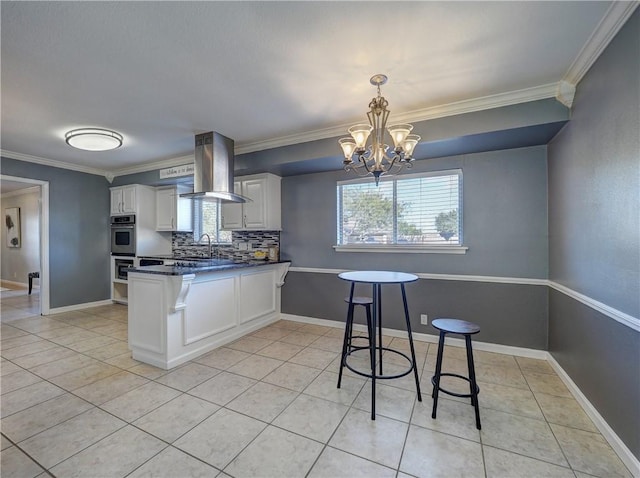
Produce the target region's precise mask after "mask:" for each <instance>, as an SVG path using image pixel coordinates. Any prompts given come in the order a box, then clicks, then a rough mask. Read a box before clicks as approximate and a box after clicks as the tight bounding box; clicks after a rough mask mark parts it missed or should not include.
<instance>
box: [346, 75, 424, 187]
mask: <svg viewBox="0 0 640 478" xmlns="http://www.w3.org/2000/svg"><path fill="white" fill-rule="evenodd" d="M370 81H371V84H372V85H373V86H375V87H377V89H378V96H377V97H375V98H373V99H372V100H371V102H370V103H369V108H370V109H369V111H368V112H367V117H368V118H369V124H357V125H354V126H352V127H351V128H349V129H348V131H349V134H351V137H346V138H341V139H339V140H338V142H339V143H340V146H341V147H342V152H343V153H344V161H343V164H344V169H345V171H353V172H355V173H356V174H358V175H359V176H366V175H368V174H372V175H373V177H374V178H375V181H376V186H377V185H378V183H379V182H380V176H382V175H385V174H386V175H391V174H396V173H398V172H400V170H401V169H402V168H403V166H405V165H406V166H407V168H410V167H411V161H413V159H414V158H413V157H412V154H413V150H414V149H415V147H416V145H417V144H418V141H420V136H418V135H416V134H410V133H411V130H412V129H413V126H412V125H410V124H396V125H392V126H389V127H388V128H387V120H388V119H389V110H388V109H387V106H388V105H389V102H388V101H387V100H386V99H385V98H384V96H381V95H380V85H384V84H385V83H386V82H387V77H386V75H381V74H378V75H374V76H372V77H371V80H370ZM385 129H386V130H387V131H388V132H389V135H390V136H391V139H392V140H393V149H392V150H389V145H388V144H385V142H384V141H385V140H384V131H385ZM369 136H371V144H369V145H367V140H368V139H369ZM354 156H355V158H354Z"/></svg>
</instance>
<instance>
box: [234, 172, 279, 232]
mask: <svg viewBox="0 0 640 478" xmlns="http://www.w3.org/2000/svg"><path fill="white" fill-rule="evenodd" d="M234 192H235V193H236V194H240V195H242V196H244V197H246V198H248V199H249V201H247V202H246V203H243V204H236V203H223V204H222V228H223V229H237V230H238V229H239V230H269V231H279V230H281V229H282V225H281V213H280V207H281V206H280V177H279V176H275V175H273V174H270V173H263V174H254V175H251V176H242V177H240V178H236V182H234Z"/></svg>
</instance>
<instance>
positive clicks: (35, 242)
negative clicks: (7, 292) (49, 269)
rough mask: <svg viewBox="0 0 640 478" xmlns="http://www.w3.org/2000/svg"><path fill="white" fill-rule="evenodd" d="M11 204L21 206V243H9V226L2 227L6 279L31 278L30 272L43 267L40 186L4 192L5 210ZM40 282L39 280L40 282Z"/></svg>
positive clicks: (3, 206) (2, 257)
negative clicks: (16, 244)
mask: <svg viewBox="0 0 640 478" xmlns="http://www.w3.org/2000/svg"><path fill="white" fill-rule="evenodd" d="M8 207H19V208H20V237H21V243H22V244H21V247H19V248H12V247H7V239H6V235H7V229H6V227H5V225H4V221H3V224H2V227H1V228H0V230H1V234H0V236H1V237H0V251H1V254H2V255H1V259H2V266H1V269H2V272H1V278H2V280H8V281H12V282H20V283H23V284H26V283H27V282H28V276H27V275H28V274H29V272H34V271H39V270H40V187H36V188H29V189H28V190H27V192H24V191H15V192H13V193H7V194H4V195H3V196H2V214H3V217H4V212H5V209H6V208H8ZM38 283H39V282H36V284H38Z"/></svg>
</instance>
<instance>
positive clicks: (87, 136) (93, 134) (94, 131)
mask: <svg viewBox="0 0 640 478" xmlns="http://www.w3.org/2000/svg"><path fill="white" fill-rule="evenodd" d="M64 139H65V141H66V142H67V144H68V145H69V146H73V147H74V148H77V149H83V150H85V151H109V150H111V149H116V148H119V147H120V146H122V135H121V134H120V133H116V132H115V131H111V130H108V129H101V128H79V129H74V130H71V131H69V132H68V133H66V134H65V135H64Z"/></svg>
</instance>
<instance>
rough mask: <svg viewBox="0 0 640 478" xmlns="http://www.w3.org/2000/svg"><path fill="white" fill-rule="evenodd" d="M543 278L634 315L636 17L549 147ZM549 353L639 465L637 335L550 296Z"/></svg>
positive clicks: (639, 54)
mask: <svg viewBox="0 0 640 478" xmlns="http://www.w3.org/2000/svg"><path fill="white" fill-rule="evenodd" d="M548 162H549V236H550V240H549V253H550V262H549V278H550V280H552V281H554V282H557V283H559V284H561V285H564V286H566V287H569V288H570V289H572V290H574V291H576V292H578V293H580V294H583V295H585V296H587V297H590V298H592V299H595V300H597V301H599V302H602V303H604V304H605V305H607V306H609V307H612V308H614V309H617V310H619V311H621V312H623V313H626V314H629V315H631V316H633V317H636V318H638V317H639V316H640V225H639V213H638V211H639V210H640V197H639V195H640V184H639V179H640V10H638V11H636V13H635V14H634V15H633V16H632V17H631V19H630V20H629V21H628V22H627V24H626V25H625V26H624V27H623V29H622V30H621V31H620V32H619V34H618V35H617V36H616V38H614V40H613V41H612V42H611V43H610V44H609V46H608V48H607V49H606V50H605V51H604V53H603V54H602V55H601V56H600V58H599V59H598V60H597V62H596V63H595V64H594V65H593V67H592V68H591V70H590V71H589V72H588V73H587V75H586V76H585V77H584V78H583V80H582V81H581V82H580V84H579V85H578V88H577V93H576V97H575V101H574V109H573V118H572V120H571V121H570V122H569V123H568V124H567V125H566V126H565V127H564V129H563V130H562V131H561V132H560V133H559V134H558V135H557V136H556V138H555V139H554V140H553V141H552V142H551V143H550V144H549V158H548ZM549 350H550V352H551V353H552V354H553V356H554V357H555V358H556V360H557V361H558V362H559V363H560V365H561V366H562V367H563V368H564V369H565V370H566V371H567V373H568V374H569V375H570V376H571V378H572V379H573V380H574V382H575V383H576V384H577V385H578V386H579V387H580V389H581V390H582V391H583V393H584V394H585V395H586V396H587V398H588V399H589V401H591V403H593V405H594V406H595V407H596V408H597V409H598V411H599V412H600V414H601V415H602V416H603V417H604V418H605V419H606V420H607V423H609V425H610V426H611V427H612V428H613V429H614V430H615V432H616V433H617V434H618V436H619V437H620V438H621V439H622V440H623V441H624V442H625V444H626V445H627V447H628V448H629V449H630V450H631V451H632V452H633V453H634V454H635V456H636V457H638V458H640V406H639V404H640V333H639V332H638V331H636V330H633V329H631V328H629V327H627V326H625V325H622V324H620V323H618V322H616V321H615V320H613V319H612V318H610V317H608V316H606V315H603V314H600V313H598V312H596V311H594V310H592V309H590V308H588V307H585V306H583V305H582V304H581V303H579V302H578V301H576V300H574V299H572V298H570V297H567V296H565V295H564V294H559V293H557V292H555V291H552V292H551V298H550V307H549Z"/></svg>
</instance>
